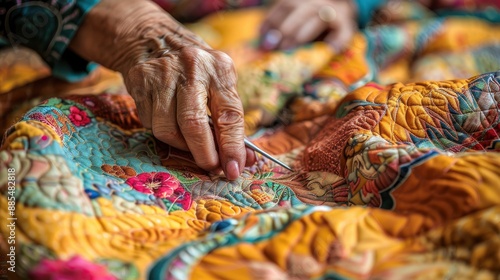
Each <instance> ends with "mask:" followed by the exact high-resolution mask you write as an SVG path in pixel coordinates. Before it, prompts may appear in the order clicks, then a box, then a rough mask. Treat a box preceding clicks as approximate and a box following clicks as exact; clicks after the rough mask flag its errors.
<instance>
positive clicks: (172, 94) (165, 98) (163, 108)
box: [149, 58, 189, 150]
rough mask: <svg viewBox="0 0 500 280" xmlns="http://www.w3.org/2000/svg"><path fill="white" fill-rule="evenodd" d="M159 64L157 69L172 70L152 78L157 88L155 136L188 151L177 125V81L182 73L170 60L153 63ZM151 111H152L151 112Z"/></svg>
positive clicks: (158, 72)
mask: <svg viewBox="0 0 500 280" xmlns="http://www.w3.org/2000/svg"><path fill="white" fill-rule="evenodd" d="M153 63H154V64H158V65H159V68H157V69H170V71H157V73H156V75H155V76H154V77H153V78H152V79H153V81H154V83H155V85H156V87H155V89H156V93H155V94H154V95H153V106H152V108H151V109H152V111H153V116H152V129H153V135H154V136H155V137H156V138H157V139H158V140H160V141H162V142H164V143H167V144H169V145H171V146H173V147H176V148H178V149H181V150H188V149H189V148H188V145H187V143H186V140H185V139H184V136H183V135H182V133H181V130H180V128H179V125H178V124H177V98H176V90H177V81H178V79H179V76H180V73H179V70H178V69H176V68H178V67H176V66H177V65H176V63H171V60H170V59H165V58H162V59H158V60H155V61H154V62H153ZM149 111H151V110H149Z"/></svg>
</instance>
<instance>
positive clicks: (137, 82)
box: [125, 64, 154, 128]
mask: <svg viewBox="0 0 500 280" xmlns="http://www.w3.org/2000/svg"><path fill="white" fill-rule="evenodd" d="M150 72H154V69H153V67H149V66H148V65H146V64H140V65H136V66H134V67H132V68H131V69H130V71H129V72H128V75H127V79H125V85H126V86H127V90H128V92H129V93H130V95H131V96H132V98H133V99H134V101H135V104H136V107H137V113H138V115H139V119H140V120H141V123H142V125H143V126H144V127H145V128H151V126H152V117H153V115H152V112H151V106H152V105H153V100H152V92H151V90H150V89H151V88H152V85H151V83H150V82H149V81H148V78H147V77H148V76H149V75H148V73H150Z"/></svg>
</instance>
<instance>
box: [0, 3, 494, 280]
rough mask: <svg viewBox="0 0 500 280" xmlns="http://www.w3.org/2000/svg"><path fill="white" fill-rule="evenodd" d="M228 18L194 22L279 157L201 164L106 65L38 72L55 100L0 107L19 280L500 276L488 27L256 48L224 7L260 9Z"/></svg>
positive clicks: (259, 140) (380, 32) (254, 132)
mask: <svg viewBox="0 0 500 280" xmlns="http://www.w3.org/2000/svg"><path fill="white" fill-rule="evenodd" d="M403 8H404V7H403ZM225 15H226V16H220V14H219V15H216V16H213V17H209V18H206V19H204V20H202V21H200V22H198V23H195V24H193V25H191V26H190V27H191V28H192V29H193V30H195V31H196V32H198V33H199V34H200V35H201V36H203V37H204V38H205V40H207V41H208V42H209V43H210V44H212V45H213V46H215V47H216V48H218V49H221V50H224V51H226V52H228V53H229V54H230V55H231V56H232V57H233V58H234V60H235V64H236V66H237V69H238V73H239V85H238V90H239V93H240V95H241V97H242V100H243V102H244V105H245V110H246V115H245V121H246V130H247V134H248V135H249V137H250V138H251V139H252V141H253V142H254V143H256V144H257V145H258V146H260V147H262V148H263V149H264V150H266V151H269V152H270V153H272V154H274V155H276V156H277V158H279V159H280V160H282V161H283V162H285V163H287V164H289V165H290V166H292V167H293V169H294V170H295V171H294V172H290V171H288V170H286V169H283V168H282V167H280V166H278V165H275V164H274V163H273V162H270V161H268V160H266V159H265V158H262V157H259V158H258V162H257V163H256V164H255V165H254V166H251V167H248V168H246V169H245V171H244V173H243V175H242V176H241V177H240V178H238V179H237V180H235V181H228V180H226V179H225V178H224V177H223V176H220V175H213V174H209V173H207V172H205V171H203V170H201V169H199V168H198V167H196V165H195V164H194V161H193V158H192V156H191V155H190V154H189V153H187V152H183V151H180V150H177V149H175V148H173V147H170V146H168V145H166V144H164V143H161V142H160V141H158V140H156V139H155V138H154V137H153V136H152V134H151V132H150V131H148V130H146V129H144V128H142V126H141V124H140V121H139V119H138V115H137V111H136V108H135V105H134V102H133V100H132V99H131V97H130V96H129V95H128V94H127V93H126V91H125V90H124V89H123V87H122V86H121V80H120V79H117V78H116V76H113V75H111V74H110V75H103V74H102V73H103V72H101V74H97V78H95V77H94V78H95V80H96V81H94V84H91V83H90V82H87V83H86V84H83V85H82V87H81V88H85V87H86V88H87V89H88V92H85V91H84V90H83V91H82V90H81V88H80V91H78V92H76V93H78V94H75V87H74V86H71V88H68V87H65V86H51V87H45V88H44V87H36V88H35V90H36V89H39V91H40V92H47V91H48V92H50V91H52V93H53V94H52V96H57V97H54V98H49V99H46V98H45V97H46V96H44V95H43V94H42V96H44V98H43V99H44V101H43V102H41V103H40V104H38V105H36V106H34V107H30V109H29V110H26V106H24V107H23V106H18V107H16V108H14V107H15V106H10V107H8V108H9V110H6V111H5V112H3V113H4V115H3V118H4V120H12V124H13V125H12V126H10V128H8V129H7V130H6V132H5V136H4V140H3V143H2V146H1V149H0V190H1V196H0V205H2V206H1V207H0V219H1V221H2V224H5V223H10V224H11V225H13V226H11V227H8V226H2V227H0V232H1V234H2V235H1V236H2V238H0V248H1V250H2V256H6V255H8V254H11V255H12V251H11V250H12V249H11V248H13V251H14V255H15V256H14V259H15V271H16V274H17V275H18V276H19V277H20V278H29V279H498V277H500V168H499V166H500V154H499V153H498V151H500V136H499V134H500V105H499V102H500V71H497V70H500V60H499V59H498V58H499V57H500V27H499V26H498V25H495V24H494V23H491V22H488V21H486V20H483V19H480V18H464V17H459V18H458V17H457V18H455V17H446V18H437V17H428V16H429V13H427V12H426V13H423V14H422V15H421V16H420V17H414V18H413V19H412V20H406V21H402V22H398V23H394V24H389V25H380V26H372V27H369V28H367V29H366V30H364V31H363V32H360V33H359V34H357V35H356V36H355V38H354V39H353V42H352V43H351V45H350V47H349V48H348V49H347V50H346V51H345V52H343V53H341V54H336V53H333V52H332V51H331V50H330V49H329V48H328V47H327V46H325V45H323V44H322V43H319V42H318V43H313V44H311V45H308V46H304V47H301V48H299V49H296V50H293V51H286V52H274V53H261V52H259V51H258V50H257V48H256V47H255V38H256V34H255V31H253V30H254V29H252V28H248V30H246V28H244V30H243V31H242V29H241V28H240V29H238V27H237V26H236V25H235V24H234V22H235V21H236V20H241V19H242V18H247V21H246V22H249V23H252V24H254V26H257V24H258V23H259V22H260V20H261V19H262V11H261V10H245V11H233V12H228V13H227V14H225ZM245 30H246V31H245ZM234 34H237V35H234ZM102 71H105V70H102ZM105 73H108V72H105ZM110 80H111V81H113V82H109V81H110ZM45 82H46V83H47V80H45ZM42 83H43V81H42ZM90 84H91V85H90ZM28 89H31V90H33V87H24V88H21V89H18V91H13V92H12V91H11V92H10V93H5V94H3V95H2V97H5V96H8V95H9V94H11V95H10V96H13V95H17V94H18V93H19V91H23V90H24V91H27V90H28ZM38 98H40V97H38ZM30 100H31V102H33V100H37V102H38V100H39V99H36V96H32V98H31V99H30ZM3 102H8V100H7V99H4V100H3ZM7 111H8V112H7ZM8 124H9V125H10V124H11V122H9V123H8ZM4 125H7V123H5V124H4ZM11 240H15V243H11ZM11 259H12V258H11ZM9 260H10V259H7V261H9ZM76 275H77V276H78V277H77V276H76ZM51 277H54V278H51ZM55 277H60V278H55ZM75 277H77V278H75Z"/></svg>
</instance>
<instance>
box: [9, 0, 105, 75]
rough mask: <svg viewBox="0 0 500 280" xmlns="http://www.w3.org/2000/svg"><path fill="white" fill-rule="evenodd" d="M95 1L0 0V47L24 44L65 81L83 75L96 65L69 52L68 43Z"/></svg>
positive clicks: (53, 73)
mask: <svg viewBox="0 0 500 280" xmlns="http://www.w3.org/2000/svg"><path fill="white" fill-rule="evenodd" d="M98 2H99V0H44V1H29V0H0V47H6V46H11V47H16V46H25V47H28V48H31V49H33V50H34V51H36V52H37V53H38V54H39V55H40V56H41V57H42V58H43V60H44V61H45V62H46V63H47V64H48V65H49V66H50V67H51V68H52V75H54V76H56V77H58V78H62V79H65V80H68V81H77V80H81V79H82V78H84V77H85V76H86V75H87V74H88V73H89V72H90V71H91V70H92V69H93V68H95V66H96V65H93V64H92V63H89V62H87V61H85V60H84V59H82V58H81V57H79V56H78V55H76V54H75V53H73V52H72V51H71V50H70V49H69V48H68V45H69V42H70V40H71V39H72V38H73V36H74V35H75V33H76V31H77V30H78V26H79V25H80V24H81V23H82V22H83V18H84V17H85V15H86V14H87V13H88V12H89V11H90V10H91V9H92V8H93V7H94V6H95V5H96V4H97V3H98Z"/></svg>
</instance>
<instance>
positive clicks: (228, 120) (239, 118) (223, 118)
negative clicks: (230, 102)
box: [217, 110, 244, 127]
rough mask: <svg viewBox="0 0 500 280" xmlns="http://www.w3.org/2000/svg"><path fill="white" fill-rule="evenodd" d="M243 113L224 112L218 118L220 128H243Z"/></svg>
mask: <svg viewBox="0 0 500 280" xmlns="http://www.w3.org/2000/svg"><path fill="white" fill-rule="evenodd" d="M243 123H244V119H243V113H242V112H239V111H234V110H222V111H221V112H220V113H219V116H218V118H217V124H218V125H219V126H231V127H234V126H243Z"/></svg>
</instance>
